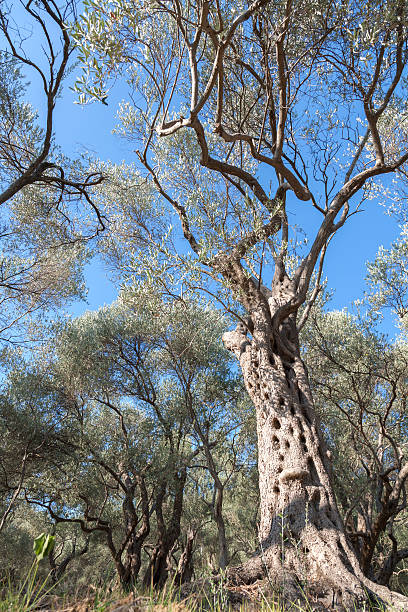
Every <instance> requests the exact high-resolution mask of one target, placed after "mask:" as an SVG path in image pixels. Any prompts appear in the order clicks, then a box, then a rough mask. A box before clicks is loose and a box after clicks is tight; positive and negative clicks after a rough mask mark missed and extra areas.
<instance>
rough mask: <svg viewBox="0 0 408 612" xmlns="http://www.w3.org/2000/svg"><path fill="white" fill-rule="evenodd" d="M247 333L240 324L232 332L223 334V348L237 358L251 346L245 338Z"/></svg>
mask: <svg viewBox="0 0 408 612" xmlns="http://www.w3.org/2000/svg"><path fill="white" fill-rule="evenodd" d="M247 333H248V330H247V329H246V327H245V325H243V324H242V323H239V324H238V325H237V327H236V328H235V329H234V330H233V331H229V332H225V334H223V336H222V341H223V343H224V346H225V348H226V349H227V350H228V351H232V352H233V353H235V354H236V355H237V356H238V357H239V355H240V354H241V353H243V352H244V351H245V348H246V347H247V346H248V345H250V344H251V343H250V341H249V340H248V338H247V337H246V335H247Z"/></svg>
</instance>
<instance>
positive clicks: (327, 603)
mask: <svg viewBox="0 0 408 612" xmlns="http://www.w3.org/2000/svg"><path fill="white" fill-rule="evenodd" d="M308 569H309V571H307V568H301V567H300V564H299V563H297V562H294V560H293V559H288V560H286V559H285V563H284V564H282V561H281V559H280V558H279V556H278V555H276V554H273V552H272V551H270V550H266V551H265V552H264V553H263V554H262V555H257V556H254V557H252V558H251V559H249V560H248V561H246V562H245V563H244V564H243V565H241V566H239V567H234V568H230V569H229V570H228V573H227V576H228V582H229V584H230V585H231V586H234V587H235V588H237V587H240V586H242V587H244V585H251V584H253V583H255V582H257V581H258V583H259V581H262V587H261V590H262V591H263V593H265V594H266V593H267V594H268V595H269V596H272V597H275V599H276V598H277V599H278V600H279V602H280V603H281V604H284V605H285V606H286V607H285V609H286V608H287V609H291V608H292V606H295V608H293V609H299V608H297V606H298V605H307V609H308V610H336V612H340V611H342V612H344V611H347V612H348V611H353V612H359V611H361V612H363V611H365V612H368V611H369V610H371V611H373V612H386V611H387V612H388V611H389V612H407V610H408V598H407V597H405V596H403V595H401V594H400V593H396V592H393V591H390V590H389V589H388V588H386V587H384V586H382V585H379V584H376V583H374V582H371V581H370V580H369V579H368V578H366V577H365V576H364V575H363V574H362V573H361V571H360V570H359V568H357V570H356V568H352V567H346V566H345V565H343V566H342V567H341V568H339V567H337V568H336V567H333V565H332V564H328V567H327V568H324V566H323V565H322V566H320V568H319V571H316V567H315V568H314V571H310V570H311V568H310V567H309V568H308Z"/></svg>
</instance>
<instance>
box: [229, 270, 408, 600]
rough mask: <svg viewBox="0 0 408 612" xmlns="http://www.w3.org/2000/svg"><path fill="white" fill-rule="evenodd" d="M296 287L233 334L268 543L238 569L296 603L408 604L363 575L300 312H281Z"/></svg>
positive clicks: (262, 305)
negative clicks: (339, 492) (314, 389)
mask: <svg viewBox="0 0 408 612" xmlns="http://www.w3.org/2000/svg"><path fill="white" fill-rule="evenodd" d="M285 282H286V285H285ZM288 283H289V281H288V280H287V277H286V279H285V281H284V283H283V284H281V285H280V286H279V287H276V286H275V287H274V290H273V293H271V292H268V299H265V300H264V302H259V306H258V307H257V308H255V309H253V310H252V312H251V338H249V337H248V335H247V332H248V330H247V329H246V328H245V326H244V325H239V326H238V327H237V329H236V330H234V331H232V332H228V333H226V334H225V335H224V337H223V341H224V344H225V346H226V348H228V349H229V350H231V351H233V353H234V354H235V355H236V357H237V358H238V360H239V362H240V365H241V369H242V373H243V376H244V380H245V384H246V388H247V390H248V393H249V395H250V397H251V400H252V401H253V403H254V406H255V409H256V419H257V435H258V456H259V458H258V470H259V490H260V527H259V541H260V549H259V551H258V554H257V556H255V557H254V558H252V559H250V560H249V561H248V562H246V563H245V564H244V565H243V566H241V567H239V568H235V569H233V570H231V571H230V575H231V577H232V578H235V579H237V580H239V581H243V582H252V581H254V580H256V579H258V578H261V577H264V576H265V573H267V575H268V578H269V580H272V581H273V582H275V583H276V585H277V586H279V587H280V588H283V589H284V591H285V596H286V597H288V598H289V599H291V598H295V599H297V598H298V597H299V596H300V597H301V596H302V594H306V595H308V596H309V597H310V596H312V597H314V599H315V600H316V601H320V602H321V604H322V605H323V606H328V607H329V606H331V605H333V604H335V606H336V609H339V607H338V606H343V607H344V608H345V609H354V606H356V604H357V607H358V603H359V601H361V603H363V602H367V599H370V598H374V599H376V598H377V600H384V601H387V602H391V601H392V602H394V603H395V604H396V606H397V609H406V608H404V606H406V605H407V600H406V599H404V598H402V596H401V598H400V597H399V596H398V595H397V594H391V592H390V591H388V590H387V589H385V588H383V587H380V586H378V585H376V584H374V583H372V582H370V581H369V580H368V579H367V578H366V577H365V576H364V575H363V573H362V571H361V569H360V567H359V563H358V560H357V557H356V555H355V553H354V550H353V549H352V547H351V546H350V544H349V542H348V540H347V537H346V533H345V530H344V526H343V523H342V520H341V517H340V515H339V512H338V509H337V505H336V500H335V497H334V492H333V487H332V483H331V477H330V458H329V453H328V451H327V449H326V445H325V442H324V440H323V437H322V433H321V430H320V425H319V422H318V419H317V416H316V412H315V409H314V405H313V399H312V394H311V390H310V385H309V381H308V374H307V371H306V367H305V365H304V363H303V361H302V359H301V357H300V350H299V342H298V330H297V326H296V312H292V313H291V312H290V311H289V312H288V314H287V316H286V317H285V318H284V319H283V320H282V319H281V321H280V322H279V321H278V323H277V322H276V317H274V315H275V314H276V313H277V312H278V310H279V309H280V312H281V311H282V305H284V304H285V303H288V298H287V294H286V291H287V285H288ZM288 310H289V309H288Z"/></svg>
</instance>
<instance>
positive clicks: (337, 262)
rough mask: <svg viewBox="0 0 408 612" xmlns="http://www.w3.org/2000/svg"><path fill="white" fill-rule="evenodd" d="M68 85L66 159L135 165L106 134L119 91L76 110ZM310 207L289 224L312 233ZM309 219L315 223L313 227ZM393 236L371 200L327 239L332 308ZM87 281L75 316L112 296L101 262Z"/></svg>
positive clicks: (350, 294)
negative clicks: (85, 154)
mask: <svg viewBox="0 0 408 612" xmlns="http://www.w3.org/2000/svg"><path fill="white" fill-rule="evenodd" d="M28 44H29V45H30V46H32V51H33V52H35V53H38V51H39V50H38V48H36V44H35V40H33V39H31V40H30V41H29V42H28ZM26 75H27V79H28V80H29V81H30V82H31V84H30V87H29V94H30V102H31V104H32V105H33V106H34V107H35V108H38V109H39V111H40V116H41V114H42V111H43V105H44V99H43V95H42V92H41V86H40V82H39V80H37V79H36V78H35V77H34V75H32V74H29V73H28V72H26ZM70 81H71V82H72V77H70V79H69V80H68V81H67V82H66V84H65V87H64V92H63V95H62V97H61V98H60V99H59V100H58V103H57V107H56V111H55V135H56V143H57V144H58V145H60V146H61V147H62V149H63V151H64V152H65V153H66V154H68V155H71V156H75V155H77V154H80V153H82V152H84V151H90V152H91V153H92V154H94V155H95V156H97V157H99V158H101V159H104V160H108V159H109V160H111V161H114V162H121V161H122V160H125V161H128V162H131V161H134V154H133V153H132V150H131V146H130V145H129V143H128V142H126V141H124V140H123V139H120V138H119V137H117V136H114V135H112V133H111V132H112V129H113V127H114V124H115V113H116V109H117V105H118V102H119V101H120V99H121V98H122V97H123V96H124V95H125V91H124V89H122V90H121V88H120V87H117V88H115V89H114V90H113V92H112V93H111V94H110V96H109V98H108V103H109V104H108V106H105V105H103V104H101V103H94V104H92V105H89V106H85V107H81V106H79V105H77V104H75V100H76V95H75V94H74V92H73V91H71V90H70V89H69V84H70ZM310 208H311V207H310V206H309V207H307V205H304V204H303V205H302V207H299V208H297V210H298V211H299V212H297V213H296V215H293V218H292V219H291V222H292V223H294V224H295V223H296V224H299V225H303V226H304V225H305V224H306V225H308V226H309V227H311V226H312V225H313V226H314V227H315V228H317V222H318V218H317V217H315V216H314V215H313V214H310ZM305 214H307V215H308V217H306V216H305ZM314 219H315V221H316V224H315V223H313V221H314ZM307 229H309V228H307ZM398 233H399V229H398V225H397V222H396V221H395V219H393V218H391V217H390V216H388V215H386V214H385V209H384V208H383V207H382V206H380V205H379V204H378V203H375V202H373V201H371V202H367V203H366V205H365V211H364V212H361V213H359V214H357V215H354V216H353V217H352V218H351V219H349V221H348V222H347V223H346V225H345V226H344V227H343V228H342V229H341V230H340V231H339V232H338V234H337V235H336V236H335V237H334V239H333V240H332V242H331V244H330V247H329V250H328V253H327V256H326V262H325V275H327V277H328V286H329V287H330V288H332V289H333V290H334V291H335V293H334V296H333V300H332V303H331V307H332V308H336V309H341V308H343V307H344V306H349V305H350V303H351V302H352V301H353V300H355V299H358V298H360V297H362V293H363V291H364V277H365V274H366V263H367V261H370V260H373V259H374V257H375V255H376V253H377V250H378V247H379V246H380V245H384V246H385V247H388V246H390V244H391V242H392V241H393V240H395V239H396V238H397V236H398ZM308 235H309V236H310V237H312V236H313V232H312V233H309V232H308ZM86 278H87V283H88V286H89V294H88V300H87V304H84V303H77V304H74V305H72V306H71V308H70V312H71V313H72V314H75V315H77V314H80V313H81V312H83V311H84V310H86V309H87V308H91V309H94V308H97V307H98V306H101V305H103V304H108V303H110V302H111V301H112V300H113V299H114V298H115V297H116V295H117V288H116V287H115V286H113V284H112V283H111V282H110V281H109V279H108V278H107V270H106V268H105V267H104V265H103V264H102V263H101V262H99V261H96V260H94V261H93V262H92V263H91V264H90V265H88V267H87V270H86ZM383 329H384V331H387V332H388V333H391V334H393V333H394V330H393V328H392V325H391V318H390V317H388V316H387V317H386V318H385V321H384V324H383Z"/></svg>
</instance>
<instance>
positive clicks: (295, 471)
mask: <svg viewBox="0 0 408 612" xmlns="http://www.w3.org/2000/svg"><path fill="white" fill-rule="evenodd" d="M308 476H309V472H308V471H307V470H305V469H303V468H300V467H294V468H287V469H286V470H283V472H281V474H280V476H279V480H280V482H285V481H286V480H305V479H306V478H307V477H308Z"/></svg>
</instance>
